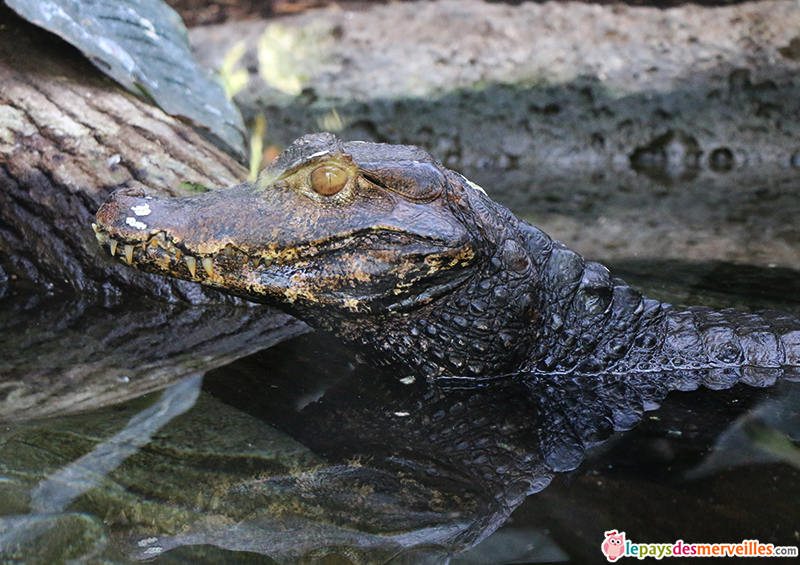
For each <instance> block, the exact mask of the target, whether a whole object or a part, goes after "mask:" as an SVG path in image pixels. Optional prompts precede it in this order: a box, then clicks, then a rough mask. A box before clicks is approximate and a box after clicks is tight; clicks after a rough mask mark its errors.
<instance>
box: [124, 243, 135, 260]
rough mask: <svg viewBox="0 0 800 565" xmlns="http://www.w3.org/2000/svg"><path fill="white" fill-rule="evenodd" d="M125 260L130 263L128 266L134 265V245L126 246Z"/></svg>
mask: <svg viewBox="0 0 800 565" xmlns="http://www.w3.org/2000/svg"><path fill="white" fill-rule="evenodd" d="M125 260H126V261H127V262H128V265H133V245H126V246H125Z"/></svg>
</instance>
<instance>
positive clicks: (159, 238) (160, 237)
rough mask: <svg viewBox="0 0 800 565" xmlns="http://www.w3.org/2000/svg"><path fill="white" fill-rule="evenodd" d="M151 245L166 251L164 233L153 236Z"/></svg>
mask: <svg viewBox="0 0 800 565" xmlns="http://www.w3.org/2000/svg"><path fill="white" fill-rule="evenodd" d="M153 243H155V244H156V245H158V246H159V247H162V248H164V249H168V247H167V236H166V235H164V232H159V233H157V234H156V235H154V236H153Z"/></svg>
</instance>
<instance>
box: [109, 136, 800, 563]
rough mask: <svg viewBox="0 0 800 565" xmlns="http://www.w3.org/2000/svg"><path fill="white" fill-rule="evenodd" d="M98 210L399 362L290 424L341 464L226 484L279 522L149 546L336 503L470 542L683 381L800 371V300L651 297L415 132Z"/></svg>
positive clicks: (135, 262)
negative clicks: (194, 191) (721, 303)
mask: <svg viewBox="0 0 800 565" xmlns="http://www.w3.org/2000/svg"><path fill="white" fill-rule="evenodd" d="M97 217H98V226H97V227H96V229H95V231H96V232H97V237H98V240H99V241H100V242H101V244H103V245H104V246H106V247H108V248H110V250H111V251H112V253H114V254H115V255H117V256H119V257H120V258H121V259H123V260H125V261H126V262H127V263H128V264H130V265H132V266H134V267H137V268H140V269H143V270H146V271H150V272H155V273H160V274H166V275H172V276H176V277H180V278H185V279H189V280H196V281H198V282H201V283H203V284H207V285H210V286H214V287H217V288H221V289H224V290H226V291H229V292H232V293H235V294H238V295H241V296H245V297H247V298H250V299H252V300H256V301H261V302H267V303H270V304H274V305H277V306H279V307H281V308H283V309H285V310H286V311H288V312H290V313H292V314H294V315H297V316H298V317H300V318H302V319H303V320H305V321H307V322H309V323H310V324H311V325H314V326H317V327H321V328H323V329H326V330H330V331H332V332H334V333H335V334H336V335H337V336H339V337H340V338H341V339H342V340H343V341H344V342H345V343H346V344H347V345H348V346H349V347H350V348H351V349H353V350H354V351H356V352H357V353H358V354H359V356H360V357H361V358H362V359H363V360H364V361H366V362H367V364H369V365H372V366H373V367H376V368H377V369H379V370H380V371H382V373H383V374H387V375H389V376H394V377H398V378H396V379H391V378H387V377H385V376H380V375H379V374H377V373H375V372H373V371H372V370H366V369H361V370H357V372H356V374H355V375H353V376H352V377H351V378H349V379H347V380H345V381H343V382H342V383H340V384H338V385H337V386H334V387H333V388H331V389H329V390H327V392H326V393H325V395H324V396H322V398H321V399H320V400H318V401H317V402H314V403H311V404H309V405H308V406H307V407H306V408H305V409H304V410H303V414H304V418H303V419H301V420H297V421H296V422H295V423H294V424H293V425H292V426H291V427H292V435H293V436H295V437H297V438H299V439H302V441H303V443H305V444H307V445H308V446H310V447H311V448H312V450H314V451H315V453H318V454H320V455H323V456H324V457H325V459H326V460H327V461H328V462H329V463H330V464H331V465H332V466H331V467H327V468H325V469H322V470H319V471H315V472H312V473H302V474H299V475H296V476H294V475H285V476H282V477H277V478H265V479H263V480H254V481H251V482H249V483H247V484H239V485H236V487H235V488H231V489H229V490H228V491H227V493H226V494H224V495H220V494H219V493H218V492H217V498H218V499H219V498H220V496H222V498H223V499H224V498H225V497H226V496H227V497H229V498H230V499H231V500H230V501H229V502H234V500H233V499H237V498H241V500H242V501H245V500H246V501H250V502H247V505H251V506H252V505H253V504H255V503H256V502H258V503H259V504H263V506H264V508H265V509H268V510H267V511H266V513H261V512H260V511H259V510H258V509H254V510H253V514H252V516H253V517H256V518H258V517H259V516H260V518H258V520H261V521H262V522H263V523H261V525H260V526H259V527H258V528H257V529H258V530H259V531H261V532H262V533H261V534H260V536H261V537H260V538H259V539H260V540H261V541H253V538H252V537H251V536H245V537H246V538H247V539H248V540H251V541H249V542H248V543H243V542H242V540H241V538H239V539H237V541H236V542H235V543H233V540H234V539H235V538H236V536H235V535H234V533H233V531H230V530H229V529H226V528H224V527H220V524H219V522H218V521H217V522H215V527H213V528H212V527H210V526H209V527H208V528H200V529H199V530H197V529H195V533H194V534H192V533H187V534H186V535H183V536H182V535H176V536H167V537H161V536H158V535H155V533H154V532H143V533H142V535H141V536H139V537H135V538H134V541H136V542H137V543H136V544H134V545H133V546H131V547H134V546H135V547H141V548H145V549H148V544H144V545H142V543H141V542H142V541H143V540H147V539H151V537H152V539H155V540H157V544H158V548H159V549H160V550H165V549H168V548H169V547H174V546H176V545H184V544H193V543H212V544H216V545H220V546H223V547H229V548H234V547H235V548H238V549H249V550H254V551H264V552H265V553H269V554H271V555H275V550H274V545H273V546H272V547H273V550H272V551H269V550H267V549H266V548H265V547H258V545H259V544H262V545H263V544H269V543H274V538H269V539H268V537H264V534H263V532H264V531H266V530H269V531H274V532H277V534H278V535H280V536H283V538H282V539H285V536H286V534H287V533H288V532H290V531H296V530H297V529H298V528H303V529H304V530H305V531H306V533H308V531H313V528H311V530H309V527H308V525H307V524H308V522H307V518H308V517H309V516H317V517H323V516H324V521H325V522H326V523H328V524H330V525H331V526H330V527H332V528H333V529H334V530H335V529H336V528H344V529H343V530H341V531H342V532H352V530H353V529H355V530H360V531H362V532H364V536H366V537H359V542H358V544H359V545H361V546H362V547H367V546H370V543H369V542H367V541H366V540H367V539H372V540H373V542H374V545H376V547H377V545H384V546H385V544H389V546H391V547H392V548H393V549H392V550H391V551H389V552H388V553H387V554H385V555H386V556H387V557H388V556H389V555H391V554H393V553H396V552H397V551H402V550H403V548H406V549H408V548H410V547H414V546H417V545H420V544H423V545H424V544H432V545H433V546H438V547H443V548H445V550H457V549H459V548H463V547H465V546H468V545H470V544H472V543H475V542H476V541H477V540H479V539H481V538H482V537H483V536H485V535H486V534H487V533H489V532H491V531H492V530H493V529H494V528H496V527H497V526H498V525H499V524H500V523H501V522H502V520H503V519H504V518H505V517H506V516H507V515H508V514H509V513H510V511H511V510H512V509H513V508H514V507H515V506H516V505H517V504H519V503H520V502H521V501H522V499H523V498H524V497H525V496H526V495H527V494H529V493H531V492H535V491H537V490H540V489H541V488H543V486H544V485H546V484H547V482H548V481H549V479H550V477H551V475H552V473H553V472H554V471H563V470H568V469H572V468H574V467H575V466H576V465H577V464H578V463H579V461H580V459H581V457H582V454H583V450H584V448H585V447H586V446H589V445H592V444H594V443H597V442H599V441H602V440H604V439H606V438H607V437H608V436H609V435H610V434H611V432H612V431H613V430H614V429H625V428H629V427H631V426H632V425H634V424H635V423H636V422H637V421H638V419H639V417H640V414H641V411H642V410H643V409H646V408H648V407H652V406H654V405H656V404H657V403H658V402H659V401H660V400H661V399H662V398H663V396H664V395H665V394H666V393H667V392H668V391H669V390H674V389H678V390H692V389H694V388H696V387H698V386H699V385H701V384H703V385H705V386H707V387H709V388H726V387H729V386H731V385H733V384H734V383H736V382H738V381H742V382H745V383H748V384H751V385H756V386H766V385H770V384H772V383H774V382H775V381H776V379H778V378H781V377H783V378H787V379H791V380H795V379H796V378H797V376H798V374H800V368H799V367H798V365H800V322H798V321H797V320H796V319H795V318H792V317H790V316H787V315H782V314H778V313H770V312H767V313H762V314H758V315H756V314H745V313H742V312H737V311H733V310H724V311H721V312H714V311H711V310H708V309H705V308H690V309H689V310H686V311H679V310H677V309H674V308H672V307H671V306H669V305H666V304H662V303H659V302H657V301H654V300H649V299H646V298H642V297H641V296H640V295H639V294H638V293H637V292H636V291H634V290H633V289H631V288H630V287H628V286H627V285H626V284H625V283H623V282H622V281H620V280H618V279H613V278H612V277H611V276H610V275H609V273H608V271H607V270H606V269H605V268H604V267H602V266H601V265H598V264H596V263H591V262H584V260H583V259H582V258H581V257H580V256H578V255H577V254H575V253H573V252H571V251H569V250H568V249H566V248H565V247H564V246H563V245H561V244H559V243H557V242H555V241H553V240H551V239H550V238H549V237H548V236H546V235H545V234H544V233H542V232H541V231H539V230H538V229H536V228H534V227H531V226H529V225H527V224H525V223H524V222H521V221H519V220H517V219H516V218H515V217H513V215H511V214H510V213H509V212H508V211H507V210H505V209H504V208H502V207H500V206H498V205H497V204H495V203H493V202H492V201H491V200H490V199H489V198H488V197H487V196H486V195H485V193H484V192H483V191H482V190H481V189H480V188H478V187H476V186H475V185H473V184H471V183H470V182H469V181H467V180H466V179H464V178H463V177H461V176H460V175H458V174H456V173H453V172H452V171H448V170H446V169H444V168H443V167H441V166H440V165H438V164H437V163H435V162H434V161H433V160H432V159H431V158H430V157H429V156H428V155H427V154H426V153H424V152H422V151H419V150H417V149H414V148H408V147H393V146H385V145H376V144H365V143H340V142H338V141H337V140H336V139H335V138H334V137H333V136H330V135H315V136H307V137H305V138H302V139H301V140H299V141H298V142H296V143H295V144H294V145H292V146H291V147H290V148H289V149H288V150H287V151H286V152H285V153H284V154H283V155H282V156H281V157H280V158H279V159H278V160H277V161H276V163H275V164H273V165H272V166H271V167H270V168H269V169H267V170H266V171H265V172H264V173H263V174H262V176H261V178H260V180H259V182H258V184H257V185H255V186H253V185H248V184H245V185H240V186H238V187H233V188H230V189H227V190H220V191H214V192H210V193H206V194H203V195H199V196H195V197H191V198H181V199H171V200H165V199H153V198H149V197H147V196H145V195H144V194H142V193H141V192H137V191H126V190H123V191H119V192H117V193H115V195H114V196H112V198H111V199H110V200H109V201H108V202H107V203H106V204H105V205H104V206H103V208H101V209H100V211H99V212H98V216H97ZM248 394H251V393H250V392H249V393H248ZM269 412H270V411H265V413H269ZM279 412H280V411H277V413H279ZM521 415H524V417H521ZM290 420H291V418H288V417H287V418H286V419H284V418H280V417H278V418H273V419H271V421H270V423H271V424H273V425H275V426H277V427H282V426H286V425H288V424H286V423H285V422H287V421H290ZM321 430H323V432H321ZM324 430H330V433H324ZM365 457H366V458H369V460H368V461H367V462H366V464H364V463H363V461H364V459H363V458H365ZM215 492H216V491H215ZM287 500H289V501H291V500H296V501H297V503H296V508H297V509H300V508H302V511H300V512H299V515H300V516H304V517H303V518H299V520H300V521H299V522H298V521H297V520H298V518H297V516H298V514H294V513H292V512H288V513H287V511H286V508H287ZM259 501H260V502H259ZM241 504H244V502H242V503H241ZM222 505H223V506H224V504H222ZM256 506H258V504H256ZM315 506H318V509H317V510H314V509H313V508H314V507H315ZM289 507H291V504H289ZM254 508H255V507H254ZM354 508H358V509H359V510H358V511H355V510H354ZM281 509H283V510H281ZM265 516H268V517H269V518H265ZM264 520H266V522H264ZM245 522H247V520H244V521H242V519H241V516H240V517H239V523H245ZM267 522H268V523H267ZM200 530H202V532H201V531H200ZM319 533H320V536H322V537H326V539H329V540H334V542H336V540H337V539H338V543H341V544H344V545H350V544H351V542H353V539H352V538H350V537H348V536H349V535H350V534H347V535H345V534H344V533H343V534H341V535H340V536H339V537H338V538H337V535H338V534H334V533H332V530H330V529H328V528H326V529H325V532H324V533H323V532H322V531H320V532H319ZM151 534H152V535H151ZM147 536H150V537H147ZM375 536H377V537H375ZM374 540H380V542H376V541H374ZM148 543H150V542H148ZM152 543H156V542H152ZM301 545H303V544H301ZM385 547H388V546H385ZM149 549H152V548H149ZM278 553H279V552H278ZM289 554H291V552H289ZM150 555H152V553H150ZM284 555H287V554H284ZM294 555H296V554H294ZM141 556H143V557H144V556H146V554H144V553H141ZM370 560H372V558H370Z"/></svg>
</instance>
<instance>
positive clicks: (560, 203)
mask: <svg viewBox="0 0 800 565" xmlns="http://www.w3.org/2000/svg"><path fill="white" fill-rule="evenodd" d="M674 4H676V3H675V2H643V3H639V2H633V3H613V2H602V3H582V2H544V3H537V2H484V1H480V0H437V1H411V2H343V1H340V2H314V1H311V0H307V1H295V2H289V1H274V2H256V1H255V0H249V1H248V0H239V1H234V0H231V1H229V2H211V3H209V2H199V1H195V0H175V1H174V2H173V5H174V6H176V7H178V8H179V9H181V10H183V8H185V10H183V15H184V17H185V18H186V19H187V21H188V22H189V23H190V24H193V23H204V24H205V23H207V22H222V23H214V24H212V25H198V26H195V27H193V28H191V29H190V40H191V42H192V44H193V48H194V49H195V52H196V55H197V56H198V57H199V59H200V60H201V62H203V63H205V64H207V65H208V66H211V67H213V68H215V69H219V70H221V71H222V72H223V74H224V75H227V77H228V79H231V77H233V78H235V79H236V80H237V81H238V83H237V84H238V86H237V88H238V89H239V90H238V92H237V94H236V96H235V99H234V100H235V101H236V102H237V103H238V104H239V106H240V108H241V110H242V113H243V115H244V117H245V120H246V121H247V122H248V123H250V124H253V123H255V121H256V120H257V118H258V116H260V115H263V116H264V117H265V118H266V126H267V127H266V131H267V134H266V138H267V142H266V146H267V148H268V149H267V158H269V157H270V156H271V155H273V154H274V153H275V151H277V150H279V149H280V148H282V147H284V146H286V145H287V144H288V143H290V142H291V140H292V139H294V138H295V137H297V136H299V135H302V134H303V133H307V132H310V131H318V130H329V131H333V132H335V133H337V135H339V136H340V137H342V138H345V139H365V140H373V141H381V142H387V143H410V144H416V145H421V146H424V147H426V148H428V149H429V150H430V151H431V152H433V153H434V155H435V156H436V157H437V158H438V159H440V160H441V161H443V162H444V163H445V164H446V165H448V166H449V167H451V168H454V169H457V170H459V171H461V172H463V173H464V174H465V175H467V176H468V177H469V178H471V179H472V180H474V181H476V182H478V183H479V184H481V185H482V186H484V188H486V189H487V191H488V192H489V193H490V194H491V195H492V196H493V197H494V198H496V199H497V200H499V201H501V202H503V203H505V204H507V205H509V206H510V207H512V208H513V209H514V210H515V211H516V212H517V213H518V214H520V215H522V216H524V217H525V218H527V219H529V220H530V221H532V222H535V223H536V224H537V225H539V226H540V227H542V228H543V229H545V230H546V231H548V232H549V233H551V234H552V235H554V236H555V237H558V238H560V239H562V240H563V241H565V242H566V243H568V244H570V245H571V246H573V247H575V248H576V249H577V250H579V251H580V252H582V253H584V254H586V255H588V256H590V257H592V258H595V259H603V260H612V261H614V260H617V261H620V260H625V259H630V258H640V259H641V258H649V257H657V258H675V259H680V260H712V259H714V260H724V261H732V262H737V263H748V264H759V265H772V264H777V265H783V266H789V267H794V268H798V267H800V228H798V225H797V221H796V218H797V217H798V213H799V212H800V197H799V196H798V194H797V193H798V190H797V181H798V178H800V118H798V116H800V96H798V94H800V85H799V83H798V70H799V69H800V3H798V2H794V1H788V0H767V1H762V2H746V3H737V4H730V3H728V2H714V3H710V4H712V5H700V4H697V3H693V4H684V5H679V6H676V5H674ZM245 77H246V81H245V80H244V78H245ZM234 82H236V81H234Z"/></svg>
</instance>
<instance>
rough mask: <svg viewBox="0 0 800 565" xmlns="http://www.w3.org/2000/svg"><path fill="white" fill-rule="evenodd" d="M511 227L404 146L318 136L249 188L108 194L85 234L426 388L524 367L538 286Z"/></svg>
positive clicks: (473, 191)
mask: <svg viewBox="0 0 800 565" xmlns="http://www.w3.org/2000/svg"><path fill="white" fill-rule="evenodd" d="M516 222H517V220H516V219H515V218H514V217H513V216H512V215H511V214H510V213H508V212H507V211H506V210H505V209H503V208H502V207H499V206H497V205H495V204H494V203H493V202H492V201H491V200H490V199H489V198H488V197H487V196H486V195H485V193H484V192H483V190H482V189H480V188H479V187H477V186H476V185H474V184H472V183H471V182H470V181H468V180H467V179H465V178H464V177H463V176H461V175H459V174H457V173H455V172H453V171H450V170H448V169H446V168H444V167H443V166H442V165H440V164H439V163H437V162H436V161H434V159H433V158H432V157H431V156H430V155H429V154H428V153H426V152H424V151H422V150H420V149H418V148H416V147H409V146H393V145H384V144H375V143H363V142H351V143H343V142H341V141H339V140H338V139H336V138H335V137H334V136H333V135H330V134H314V135H308V136H305V137H303V138H301V139H299V140H297V141H296V142H295V143H293V144H292V145H291V146H290V147H289V148H288V149H287V150H286V151H285V152H284V153H283V154H281V155H280V156H279V157H278V158H277V159H276V161H275V162H274V163H273V164H272V165H271V166H270V167H269V168H267V169H265V170H264V171H263V172H262V174H261V175H260V177H259V179H258V181H257V182H256V183H255V184H250V183H245V184H241V185H238V186H234V187H230V188H225V189H219V190H212V191H209V192H206V193H203V194H199V195H196V196H191V197H185V198H174V199H161V198H152V197H149V196H146V195H145V194H144V192H143V191H141V190H138V189H122V190H118V191H117V192H115V193H114V194H113V195H112V196H111V197H110V198H109V200H108V201H107V202H106V203H105V204H104V205H103V206H102V207H101V208H100V210H99V211H98V212H97V225H96V226H94V227H95V232H96V234H97V238H98V240H99V241H100V243H101V244H102V245H103V246H104V247H105V248H106V249H108V250H109V251H110V252H111V254H112V255H114V256H115V257H118V258H119V259H121V260H123V261H124V262H126V263H127V264H129V265H131V266H133V267H135V268H137V269H141V270H143V271H147V272H150V273H156V274H160V275H167V276H172V277H177V278H181V279H185V280H190V281H197V282H199V283H201V284H204V285H208V286H211V287H214V288H217V289H220V290H223V291H225V292H229V293H233V294H236V295H239V296H241V297H244V298H247V299H249V300H253V301H257V302H263V303H267V304H271V305H274V306H277V307H279V308H281V309H283V310H285V311H287V312H289V313H291V314H294V315H296V316H298V317H299V318H301V319H303V320H304V321H306V322H308V323H309V324H310V325H312V326H314V327H320V328H323V329H326V330H330V331H333V332H335V333H336V334H337V335H339V336H340V337H341V338H342V339H343V340H344V341H345V342H346V343H348V344H349V345H350V346H352V347H353V348H355V349H356V350H357V352H358V353H360V354H361V356H362V357H363V358H364V359H365V360H366V361H367V362H371V363H372V364H374V365H380V366H384V367H386V368H387V369H388V370H389V371H391V372H392V373H394V374H397V375H399V376H402V377H404V378H411V377H413V376H415V375H424V376H425V377H427V378H434V377H437V376H441V375H465V376H479V375H483V374H486V373H487V371H488V372H496V371H502V370H505V369H508V368H509V367H513V366H514V363H515V362H516V361H518V359H519V358H520V356H524V355H525V354H526V352H525V351H523V350H522V349H524V347H522V346H521V345H520V344H521V343H524V341H525V340H523V339H520V338H522V337H523V336H522V335H520V334H521V333H524V332H531V331H535V324H534V323H533V322H534V321H535V320H536V318H537V305H536V303H535V298H534V297H535V292H533V290H535V289H534V288H533V287H535V278H536V277H535V276H534V274H533V265H532V262H531V259H530V258H529V256H528V253H527V251H526V250H525V245H524V243H523V242H521V241H518V240H517V239H518V238H517V239H515V236H514V234H515V233H516V231H517V230H515V229H513V226H512V225H511V224H515V223H516ZM520 288H521V289H522V290H523V291H524V292H522V293H520V292H519V290H520ZM526 289H530V290H531V292H527V290H526Z"/></svg>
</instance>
